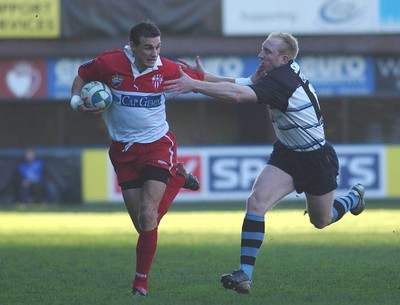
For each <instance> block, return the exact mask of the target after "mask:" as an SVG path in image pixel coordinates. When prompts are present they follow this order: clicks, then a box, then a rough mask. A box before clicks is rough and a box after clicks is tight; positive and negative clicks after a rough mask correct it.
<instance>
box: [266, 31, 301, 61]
mask: <svg viewBox="0 0 400 305" xmlns="http://www.w3.org/2000/svg"><path fill="white" fill-rule="evenodd" d="M269 38H280V39H281V40H282V42H283V44H282V47H281V49H280V50H279V55H288V56H289V57H290V59H293V60H294V59H296V57H297V54H298V53H299V43H298V42H297V38H295V37H294V36H293V35H292V34H290V33H285V32H274V33H271V34H269V35H268V39H269Z"/></svg>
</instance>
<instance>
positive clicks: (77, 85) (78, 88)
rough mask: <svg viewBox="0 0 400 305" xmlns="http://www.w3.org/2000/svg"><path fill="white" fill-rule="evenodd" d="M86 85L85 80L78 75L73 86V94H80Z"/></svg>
mask: <svg viewBox="0 0 400 305" xmlns="http://www.w3.org/2000/svg"><path fill="white" fill-rule="evenodd" d="M84 85H85V81H84V80H83V79H82V78H81V77H80V76H79V75H77V76H76V77H75V79H74V81H73V83H72V86H71V96H74V95H79V96H80V95H81V90H82V88H83V86H84Z"/></svg>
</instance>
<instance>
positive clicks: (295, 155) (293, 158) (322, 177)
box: [268, 141, 339, 196]
mask: <svg viewBox="0 0 400 305" xmlns="http://www.w3.org/2000/svg"><path fill="white" fill-rule="evenodd" d="M268 164H271V165H274V166H276V167H278V168H279V169H281V170H283V171H284V172H286V173H288V174H289V175H290V176H292V178H293V181H294V186H295V188H296V192H297V193H299V194H300V193H302V192H306V193H309V194H311V195H317V196H320V195H324V194H326V193H329V192H331V191H333V190H335V189H336V188H337V186H338V184H337V181H336V178H337V176H338V175H339V161H338V158H337V155H336V151H335V149H334V148H333V146H332V145H331V144H330V143H329V142H326V144H325V145H324V146H323V147H321V148H320V149H317V150H314V151H309V152H296V151H293V150H289V149H288V148H287V147H286V146H284V145H283V144H282V143H281V142H279V141H277V142H275V144H274V149H273V151H272V154H271V155H270V157H269V160H268Z"/></svg>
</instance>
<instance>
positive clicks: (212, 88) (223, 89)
mask: <svg viewBox="0 0 400 305" xmlns="http://www.w3.org/2000/svg"><path fill="white" fill-rule="evenodd" d="M193 87H194V88H193V91H195V92H199V93H203V94H205V95H208V96H211V97H214V98H217V99H222V100H227V101H230V102H257V96H256V94H255V93H254V91H253V90H252V89H251V88H250V87H248V86H240V85H236V84H233V83H228V82H223V83H210V82H202V81H194V82H193Z"/></svg>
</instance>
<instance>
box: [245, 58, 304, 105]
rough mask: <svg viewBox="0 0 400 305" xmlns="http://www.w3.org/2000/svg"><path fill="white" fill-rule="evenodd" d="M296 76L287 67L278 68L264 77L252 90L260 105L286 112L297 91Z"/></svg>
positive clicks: (252, 86)
mask: <svg viewBox="0 0 400 305" xmlns="http://www.w3.org/2000/svg"><path fill="white" fill-rule="evenodd" d="M297 86H298V81H297V78H296V75H295V74H294V73H293V71H292V70H291V69H290V67H288V66H287V65H285V66H282V67H280V68H277V69H275V70H273V71H271V72H270V73H268V74H267V75H266V76H264V77H263V78H262V79H261V80H260V81H259V82H257V83H256V84H253V85H250V88H252V89H253V90H254V92H255V93H256V96H257V99H258V102H259V103H263V104H267V105H270V106H271V107H273V108H277V109H279V110H281V111H286V109H287V107H288V104H289V98H290V97H291V96H292V94H293V92H294V91H295V90H296V89H297Z"/></svg>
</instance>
